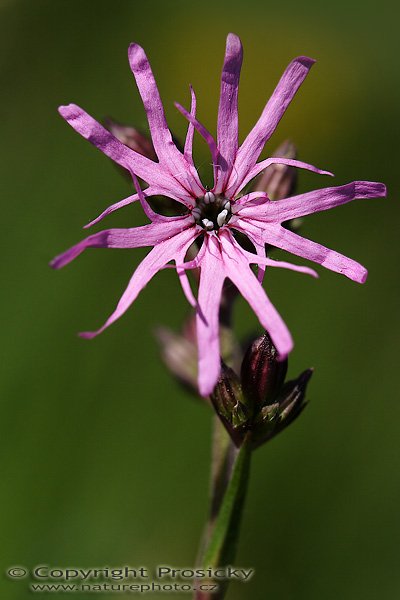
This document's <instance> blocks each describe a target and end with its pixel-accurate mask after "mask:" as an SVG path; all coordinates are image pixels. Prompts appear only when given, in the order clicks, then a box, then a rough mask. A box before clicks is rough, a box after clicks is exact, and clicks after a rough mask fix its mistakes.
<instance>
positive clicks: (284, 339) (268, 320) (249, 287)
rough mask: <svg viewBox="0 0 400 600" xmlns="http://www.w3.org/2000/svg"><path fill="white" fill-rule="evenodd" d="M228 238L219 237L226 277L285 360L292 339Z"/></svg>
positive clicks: (291, 344)
mask: <svg viewBox="0 0 400 600" xmlns="http://www.w3.org/2000/svg"><path fill="white" fill-rule="evenodd" d="M230 235H231V234H229V233H227V232H221V234H220V240H221V245H222V248H223V254H222V256H223V262H224V265H225V274H226V276H227V277H229V279H230V280H231V281H232V282H233V283H234V284H235V285H236V287H237V288H238V290H239V292H240V293H241V294H242V296H243V297H244V298H245V299H246V300H247V302H248V303H249V304H250V306H251V308H252V309H253V310H254V312H255V313H256V315H257V317H258V319H259V321H260V323H261V325H262V326H263V327H264V328H265V329H266V330H267V331H268V333H269V335H270V336H271V338H272V341H273V342H274V345H275V346H276V349H277V350H278V353H279V356H280V358H281V359H284V358H286V356H287V355H288V354H289V352H290V351H291V350H292V348H293V340H292V336H291V335H290V332H289V330H288V328H287V327H286V325H285V322H284V321H283V319H282V317H281V316H280V315H279V313H278V311H277V310H276V308H275V307H274V305H273V304H272V303H271V301H270V300H269V298H268V296H267V294H266V293H265V291H264V289H263V287H262V286H261V284H260V282H259V281H258V280H257V277H256V276H255V275H254V273H253V272H252V270H251V269H250V267H249V264H248V260H247V259H246V257H245V256H244V255H243V254H242V252H241V250H240V249H238V248H237V247H235V246H234V245H233V244H232V242H231V240H230V238H229V236H230ZM232 251H233V253H234V258H233V256H232Z"/></svg>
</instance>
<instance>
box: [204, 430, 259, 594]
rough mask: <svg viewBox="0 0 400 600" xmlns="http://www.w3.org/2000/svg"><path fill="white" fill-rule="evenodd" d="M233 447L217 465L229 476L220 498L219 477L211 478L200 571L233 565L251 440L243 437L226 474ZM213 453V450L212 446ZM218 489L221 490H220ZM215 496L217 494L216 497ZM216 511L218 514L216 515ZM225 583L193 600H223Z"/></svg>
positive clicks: (247, 472) (245, 488)
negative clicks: (211, 490) (206, 533)
mask: <svg viewBox="0 0 400 600" xmlns="http://www.w3.org/2000/svg"><path fill="white" fill-rule="evenodd" d="M232 447H233V444H232V442H230V443H229V446H228V447H227V448H226V449H225V460H224V462H223V463H221V462H220V465H221V464H223V465H225V469H223V470H222V471H221V469H220V470H219V474H220V475H221V474H224V473H225V475H228V478H227V480H225V482H224V486H223V487H224V492H223V494H221V496H220V498H219V499H218V496H219V495H220V493H221V489H219V491H218V489H217V486H216V485H215V484H216V483H217V482H219V483H220V484H221V481H223V479H221V477H218V478H214V479H213V481H214V490H213V491H214V493H213V503H212V511H211V515H210V522H209V527H208V536H207V537H208V539H207V540H206V542H205V550H204V552H203V559H202V561H201V567H202V568H203V569H209V568H211V569H217V568H221V567H225V566H227V565H230V564H232V563H233V561H234V559H235V555H236V547H237V541H238V537H239V531H240V522H241V516H242V509H243V505H244V501H245V497H246V491H247V484H248V479H249V469H250V458H251V440H250V434H248V435H247V436H246V438H245V439H244V441H243V444H242V445H241V447H240V448H239V449H236V451H235V458H234V462H233V464H232V465H231V468H230V469H229V473H228V472H227V470H226V466H227V464H228V452H231V451H232ZM214 450H215V446H214ZM219 488H220V486H219ZM216 492H217V493H216ZM216 510H217V512H215V511H216ZM228 583H229V582H228V581H227V580H225V581H224V583H223V584H222V585H221V584H220V588H219V591H218V593H217V594H215V593H214V594H210V593H209V592H204V591H200V590H198V591H197V592H196V595H195V598H196V600H207V599H208V598H213V599H214V600H222V598H224V596H225V593H226V590H227V586H228Z"/></svg>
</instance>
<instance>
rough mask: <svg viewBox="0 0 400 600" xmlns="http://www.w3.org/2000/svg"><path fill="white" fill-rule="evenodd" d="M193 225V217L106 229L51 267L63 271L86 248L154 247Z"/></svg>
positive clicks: (172, 218)
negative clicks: (141, 225)
mask: <svg viewBox="0 0 400 600" xmlns="http://www.w3.org/2000/svg"><path fill="white" fill-rule="evenodd" d="M191 225H193V219H192V217H187V216H186V217H168V222H167V223H166V222H162V223H149V224H148V225H143V227H133V228H131V229H105V230H104V231H99V232H98V233H94V234H93V235H90V236H89V237H87V238H85V239H84V240H82V241H81V242H79V243H78V244H76V245H75V246H72V248H69V250H67V251H66V252H63V254H60V255H59V256H56V258H54V259H53V260H52V261H51V263H50V265H51V266H52V267H53V268H54V269H61V267H64V266H65V265H67V264H68V263H70V262H71V261H72V260H74V259H75V258H76V257H77V256H79V255H80V254H82V252H83V251H84V250H86V248H142V247H144V246H154V245H155V244H159V243H160V242H163V241H164V240H167V239H169V238H171V237H173V236H176V235H177V234H179V233H180V232H183V231H185V230H186V229H188V228H189V227H190V226H191Z"/></svg>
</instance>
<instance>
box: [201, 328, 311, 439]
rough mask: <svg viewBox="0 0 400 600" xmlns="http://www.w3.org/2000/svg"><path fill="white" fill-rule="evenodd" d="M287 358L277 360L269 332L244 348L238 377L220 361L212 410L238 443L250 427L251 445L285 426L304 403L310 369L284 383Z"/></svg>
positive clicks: (302, 407)
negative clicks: (218, 377)
mask: <svg viewBox="0 0 400 600" xmlns="http://www.w3.org/2000/svg"><path fill="white" fill-rule="evenodd" d="M286 371H287V361H280V360H279V357H278V355H277V351H276V348H275V347H274V345H273V343H272V341H271V338H270V337H269V335H268V333H264V335H262V336H261V337H260V338H258V339H256V340H255V341H254V342H253V343H252V344H251V346H250V348H249V349H248V350H247V352H246V354H245V356H244V359H243V362H242V367H241V373H240V377H239V376H238V375H237V374H236V373H235V372H234V371H233V370H232V369H230V368H229V367H227V366H226V365H224V364H223V365H222V369H221V377H220V380H219V381H218V384H217V386H216V388H215V390H214V392H213V394H212V396H211V400H212V403H213V405H214V408H215V411H216V412H217V414H218V416H219V418H220V419H221V421H222V423H223V424H224V425H225V428H226V429H227V431H228V433H229V435H230V436H231V438H232V440H233V441H234V443H235V444H236V445H237V446H240V445H241V443H242V441H243V439H244V437H245V435H246V434H247V433H248V432H249V431H250V432H251V436H252V440H253V445H254V447H258V446H260V445H261V444H263V443H264V442H266V441H268V440H269V439H271V438H272V437H274V436H275V435H277V434H278V433H279V432H280V431H282V430H283V429H285V428H286V427H287V426H288V425H289V424H290V423H292V422H293V421H294V419H295V418H296V417H297V416H298V415H299V414H300V413H301V412H302V410H303V409H304V407H305V404H306V400H305V393H306V388H307V384H308V381H309V379H310V377H311V375H312V373H313V371H312V369H308V370H307V371H304V372H303V373H302V374H301V375H300V376H299V377H297V379H294V380H291V381H287V382H286V383H285V375H286Z"/></svg>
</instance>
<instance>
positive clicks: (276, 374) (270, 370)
mask: <svg viewBox="0 0 400 600" xmlns="http://www.w3.org/2000/svg"><path fill="white" fill-rule="evenodd" d="M286 371H287V360H282V361H280V360H278V352H277V350H276V348H275V346H274V345H273V343H272V340H271V338H270V337H269V335H268V333H267V332H265V333H264V334H263V335H262V336H261V337H259V338H257V339H256V340H255V341H254V342H253V343H252V344H251V346H250V348H249V349H248V350H247V352H246V354H245V356H244V359H243V362H242V368H241V381H242V387H243V392H244V394H245V396H246V398H248V399H249V400H250V401H251V402H253V403H254V404H255V406H258V407H259V408H261V407H262V406H265V405H269V404H272V403H273V402H274V400H275V397H276V395H277V394H278V392H279V390H280V389H281V387H282V385H283V382H284V380H285V375H286Z"/></svg>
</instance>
